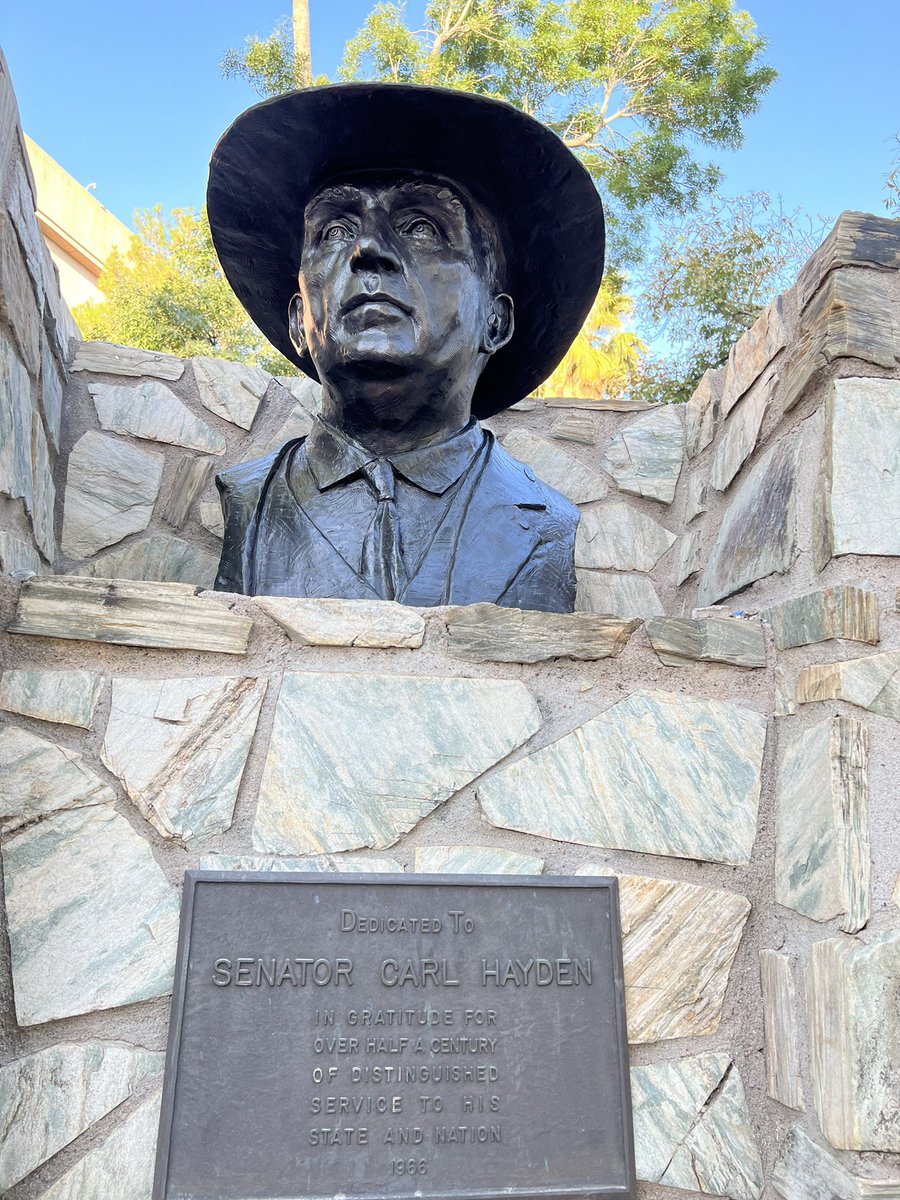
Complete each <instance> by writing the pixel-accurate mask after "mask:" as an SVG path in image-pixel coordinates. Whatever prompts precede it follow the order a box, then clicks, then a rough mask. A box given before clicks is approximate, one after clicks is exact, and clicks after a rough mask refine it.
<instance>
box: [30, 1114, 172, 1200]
mask: <svg viewBox="0 0 900 1200" xmlns="http://www.w3.org/2000/svg"><path fill="white" fill-rule="evenodd" d="M161 1100H162V1092H156V1093H155V1095H153V1096H151V1097H150V1099H149V1100H145V1101H144V1103H143V1104H141V1105H140V1106H139V1107H138V1108H136V1109H135V1111H134V1112H133V1113H132V1114H131V1116H129V1117H128V1118H127V1119H126V1120H125V1121H123V1122H122V1124H121V1125H120V1126H119V1127H118V1128H117V1129H114V1130H113V1132H112V1133H111V1134H110V1135H109V1137H108V1138H107V1139H106V1141H105V1142H101V1143H100V1145H99V1146H94V1147H93V1149H91V1150H89V1151H88V1152H87V1154H85V1155H84V1157H83V1158H80V1159H79V1160H78V1162H77V1163H75V1165H74V1166H73V1167H70V1168H69V1170H68V1171H66V1173H65V1174H64V1175H62V1176H61V1177H60V1178H59V1179H57V1181H56V1183H53V1184H51V1185H50V1187H49V1188H48V1189H47V1190H46V1191H45V1192H40V1193H38V1196H37V1200H150V1197H151V1193H152V1191H153V1170H154V1166H155V1162H156V1138H157V1134H158V1133H159V1108H160V1103H161Z"/></svg>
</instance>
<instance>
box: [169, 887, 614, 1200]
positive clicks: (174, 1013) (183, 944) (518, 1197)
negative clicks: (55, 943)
mask: <svg viewBox="0 0 900 1200" xmlns="http://www.w3.org/2000/svg"><path fill="white" fill-rule="evenodd" d="M203 883H268V884H292V883H309V884H315V885H317V886H322V887H328V886H330V885H333V884H341V885H344V886H346V885H348V884H351V885H352V884H360V885H366V884H368V885H373V884H374V885H378V886H379V887H380V886H388V887H391V886H394V887H396V886H406V887H419V886H429V885H430V886H435V885H438V886H440V887H513V888H515V887H527V888H552V889H556V890H563V889H571V888H595V889H596V888H597V887H605V888H606V889H607V891H608V892H609V908H610V916H611V919H612V924H613V929H614V932H618V933H619V936H618V937H615V936H613V937H612V938H611V939H610V941H611V947H610V949H611V952H612V960H613V989H614V994H615V1000H616V1046H617V1049H618V1052H619V1068H620V1069H619V1079H618V1084H619V1086H618V1100H619V1103H620V1104H621V1106H622V1111H623V1113H624V1115H625V1120H624V1122H623V1125H624V1129H625V1141H624V1145H623V1147H622V1150H623V1157H624V1159H625V1174H626V1177H627V1182H626V1183H625V1184H623V1185H621V1186H610V1187H601V1188H585V1187H568V1188H567V1187H543V1188H540V1187H539V1188H510V1189H508V1190H507V1189H504V1191H503V1200H553V1198H555V1197H557V1196H559V1197H563V1196H571V1197H576V1198H578V1200H594V1198H595V1197H597V1198H600V1197H610V1198H613V1197H621V1198H622V1200H634V1196H635V1192H636V1188H637V1176H636V1170H635V1160H634V1122H633V1116H632V1107H631V1075H630V1071H629V1056H628V1030H627V1025H626V1018H625V969H624V966H623V963H622V939H621V929H622V922H621V916H620V911H619V880H618V878H617V877H616V876H615V875H463V874H457V873H447V874H421V875H420V874H409V875H408V874H407V873H406V872H405V871H404V872H400V871H396V872H391V873H389V874H385V873H383V872H364V871H358V872H357V871H353V872H343V871H327V872H326V871H321V872H319V871H201V870H195V869H190V870H186V871H185V873H184V887H183V891H182V900H181V918H180V923H179V927H178V951H177V954H176V958H175V978H174V982H173V986H172V1003H171V1007H170V1010H169V1028H168V1034H167V1043H166V1063H165V1074H164V1076H163V1092H162V1103H161V1105H160V1112H159V1134H158V1137H157V1143H156V1159H155V1170H154V1176H153V1192H152V1200H168V1198H167V1196H166V1188H167V1186H168V1173H169V1154H170V1149H171V1136H172V1125H173V1121H174V1117H175V1088H176V1083H177V1074H178V1059H179V1056H180V1052H181V1028H182V1013H183V1009H184V1001H185V992H186V986H187V963H188V955H189V952H190V941H191V929H192V927H193V916H194V896H195V894H196V890H197V887H198V885H200V884H203ZM226 1200H232V1198H226ZM233 1200H241V1198H240V1197H234V1198H233ZM284 1200H334V1198H333V1197H332V1196H297V1197H285V1198H284ZM350 1200H418V1197H416V1196H415V1193H414V1192H410V1193H408V1194H406V1195H404V1194H402V1193H393V1192H392V1193H386V1192H377V1191H372V1192H370V1193H359V1194H358V1195H356V1194H354V1196H353V1197H352V1198H350ZM425 1200H495V1198H494V1197H493V1194H492V1193H490V1192H489V1191H487V1190H483V1189H482V1190H471V1189H470V1190H465V1189H459V1190H454V1191H452V1192H440V1191H435V1192H430V1193H427V1194H426V1195H425Z"/></svg>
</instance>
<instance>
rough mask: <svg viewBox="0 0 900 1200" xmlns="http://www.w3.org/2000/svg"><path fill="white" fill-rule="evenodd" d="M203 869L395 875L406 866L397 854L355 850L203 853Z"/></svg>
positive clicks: (201, 860)
mask: <svg viewBox="0 0 900 1200" xmlns="http://www.w3.org/2000/svg"><path fill="white" fill-rule="evenodd" d="M200 870H201V871H294V872H300V873H304V872H307V871H318V872H321V873H323V874H326V875H334V874H338V873H341V874H345V875H346V874H354V875H355V874H363V875H371V874H376V875H385V874H387V875H396V874H398V873H400V874H402V872H403V868H402V867H401V866H400V864H399V863H398V862H397V860H396V859H394V858H380V857H379V858H376V857H375V856H374V855H365V856H364V857H359V856H358V855H354V854H311V855H308V856H306V857H305V858H281V857H279V856H277V855H274V854H204V855H203V857H202V858H201V859H200Z"/></svg>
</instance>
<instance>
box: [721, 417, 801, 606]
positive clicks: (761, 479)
mask: <svg viewBox="0 0 900 1200" xmlns="http://www.w3.org/2000/svg"><path fill="white" fill-rule="evenodd" d="M798 454H799V442H798V441H796V439H791V438H790V437H785V438H782V439H781V441H780V442H776V443H775V445H774V446H772V447H770V449H768V450H767V451H766V452H765V453H764V454H763V456H762V457H761V458H760V459H759V460H758V461H757V462H756V464H755V465H754V466H753V467H752V468H751V470H750V472H749V474H748V475H747V477H746V479H745V480H744V482H743V483H742V484H741V486H740V489H739V490H738V492H737V494H736V495H735V497H734V499H733V500H732V502H731V506H730V508H729V509H728V511H727V512H726V514H725V518H724V520H723V521H722V526H721V529H720V530H719V535H718V537H717V538H716V541H715V544H714V546H713V548H712V552H711V553H710V556H709V559H708V561H707V564H706V569H705V570H704V572H703V575H702V576H701V578H700V584H699V587H698V589H697V604H698V605H699V606H700V607H704V606H706V605H709V604H715V603H716V601H717V600H722V599H724V597H725V596H730V595H732V593H734V592H739V591H740V590H741V589H742V588H745V587H747V585H748V584H751V583H755V582H756V580H757V579H763V578H765V576H767V575H774V574H779V575H783V574H784V573H785V571H788V570H789V569H790V567H791V564H792V563H793V561H794V558H795V556H796V553H797V528H796V526H797V519H796V502H795V495H794V493H795V489H796V482H797V458H798Z"/></svg>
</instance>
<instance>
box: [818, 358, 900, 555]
mask: <svg viewBox="0 0 900 1200" xmlns="http://www.w3.org/2000/svg"><path fill="white" fill-rule="evenodd" d="M825 464H826V466H825V487H826V491H827V494H828V503H827V504H826V506H825V514H826V523H827V530H828V538H829V542H830V548H831V551H832V553H833V554H889V555H900V380H897V379H835V380H834V381H833V383H832V385H831V394H830V397H829V401H828V404H827V406H826V432H825Z"/></svg>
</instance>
